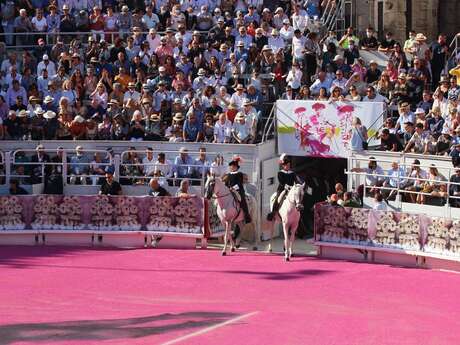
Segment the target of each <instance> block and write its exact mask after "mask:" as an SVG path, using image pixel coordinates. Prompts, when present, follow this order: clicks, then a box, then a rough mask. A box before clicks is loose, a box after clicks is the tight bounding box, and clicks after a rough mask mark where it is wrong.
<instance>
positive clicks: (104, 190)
mask: <svg viewBox="0 0 460 345" xmlns="http://www.w3.org/2000/svg"><path fill="white" fill-rule="evenodd" d="M99 194H101V195H121V194H122V189H121V185H120V183H118V181H115V180H114V178H113V169H112V168H111V167H108V168H107V169H106V170H105V179H104V181H103V182H102V185H101V189H100V191H99Z"/></svg>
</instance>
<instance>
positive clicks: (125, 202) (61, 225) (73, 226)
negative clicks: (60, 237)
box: [0, 195, 207, 236]
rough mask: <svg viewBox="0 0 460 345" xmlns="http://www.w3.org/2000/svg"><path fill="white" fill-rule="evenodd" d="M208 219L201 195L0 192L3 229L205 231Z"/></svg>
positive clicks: (200, 232) (1, 228)
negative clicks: (9, 194) (14, 193)
mask: <svg viewBox="0 0 460 345" xmlns="http://www.w3.org/2000/svg"><path fill="white" fill-rule="evenodd" d="M205 218H206V208H205V200H204V199H203V198H200V197H189V198H184V197H181V198H176V197H151V196H144V197H137V196H105V195H95V196H86V195H85V196H61V195H34V196H2V197H0V230H69V231H78V230H95V231H136V230H148V231H163V232H177V233H192V234H204V235H205V236H206V235H207V233H206V232H207V229H206V228H207V226H206V225H207V224H206V222H205Z"/></svg>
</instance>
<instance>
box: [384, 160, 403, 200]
mask: <svg viewBox="0 0 460 345" xmlns="http://www.w3.org/2000/svg"><path fill="white" fill-rule="evenodd" d="M387 176H388V177H387V179H386V180H385V182H384V183H383V186H384V187H389V188H395V189H403V188H404V187H405V186H406V184H407V179H406V176H407V173H406V171H405V170H404V168H402V167H400V166H399V164H398V163H397V162H393V163H391V169H390V170H388V172H387ZM384 192H385V193H384V194H386V195H388V196H387V197H386V199H390V198H392V197H393V196H395V195H396V193H397V191H396V190H387V191H385V190H384Z"/></svg>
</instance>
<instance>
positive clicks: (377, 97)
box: [363, 85, 388, 104]
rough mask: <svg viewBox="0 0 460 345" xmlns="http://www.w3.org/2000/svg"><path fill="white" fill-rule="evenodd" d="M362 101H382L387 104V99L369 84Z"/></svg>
mask: <svg viewBox="0 0 460 345" xmlns="http://www.w3.org/2000/svg"><path fill="white" fill-rule="evenodd" d="M363 102H383V103H385V104H387V102H388V99H387V98H386V97H384V96H382V95H381V94H379V93H376V92H375V88H374V87H373V86H372V85H369V86H368V87H367V89H366V96H364V98H363Z"/></svg>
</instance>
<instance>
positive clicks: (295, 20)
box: [291, 4, 308, 33]
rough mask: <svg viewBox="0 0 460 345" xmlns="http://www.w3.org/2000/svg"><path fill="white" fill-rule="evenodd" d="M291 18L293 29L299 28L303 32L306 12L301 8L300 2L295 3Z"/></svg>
mask: <svg viewBox="0 0 460 345" xmlns="http://www.w3.org/2000/svg"><path fill="white" fill-rule="evenodd" d="M291 19H292V26H293V27H294V30H297V29H299V30H300V32H302V33H303V32H305V29H306V28H307V26H308V14H307V12H306V11H305V10H304V9H302V8H301V6H300V4H297V5H295V7H294V14H293V15H292V17H291Z"/></svg>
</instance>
